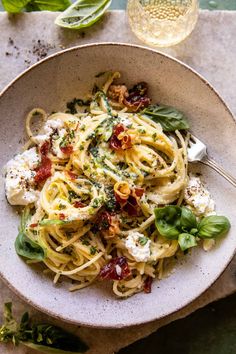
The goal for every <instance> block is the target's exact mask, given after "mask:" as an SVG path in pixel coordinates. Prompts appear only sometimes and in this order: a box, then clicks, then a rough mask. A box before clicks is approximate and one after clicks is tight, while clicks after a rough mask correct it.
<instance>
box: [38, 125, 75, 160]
mask: <svg viewBox="0 0 236 354" xmlns="http://www.w3.org/2000/svg"><path fill="white" fill-rule="evenodd" d="M65 128H66V126H65V122H64V121H63V120H61V119H49V120H47V121H46V123H45V125H44V128H43V134H41V135H36V136H35V137H34V139H35V141H36V143H37V144H39V145H41V144H43V143H44V142H45V141H47V140H49V139H50V138H51V144H52V147H51V149H52V152H53V153H54V155H56V156H57V157H59V158H61V159H63V158H65V157H66V155H65V154H64V153H63V152H62V151H61V149H60V143H61V142H62V141H63V139H64V138H65V137H66V135H67V134H68V133H67V131H66V129H65Z"/></svg>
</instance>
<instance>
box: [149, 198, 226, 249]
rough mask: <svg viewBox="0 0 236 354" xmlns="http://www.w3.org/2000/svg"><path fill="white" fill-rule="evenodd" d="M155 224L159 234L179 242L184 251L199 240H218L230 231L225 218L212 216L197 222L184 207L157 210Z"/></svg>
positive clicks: (173, 206) (175, 206)
mask: <svg viewBox="0 0 236 354" xmlns="http://www.w3.org/2000/svg"><path fill="white" fill-rule="evenodd" d="M154 213H155V220H156V221H155V223H156V228H157V230H158V232H159V233H160V234H161V235H162V236H164V237H166V238H167V239H170V240H178V242H179V245H180V248H181V250H182V251H185V250H187V249H188V248H191V247H194V246H196V245H197V241H198V239H199V238H203V239H204V238H216V237H219V236H222V235H223V234H225V233H226V232H228V231H229V229H230V222H229V220H228V219H227V218H226V217H225V216H217V215H211V216H207V217H204V218H202V220H201V221H200V222H197V219H196V216H195V215H194V214H193V212H192V211H191V210H190V209H188V208H186V207H184V206H182V207H179V206H177V205H169V206H166V207H163V208H156V209H155V211H154Z"/></svg>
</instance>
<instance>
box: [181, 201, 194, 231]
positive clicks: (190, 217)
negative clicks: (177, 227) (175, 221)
mask: <svg viewBox="0 0 236 354" xmlns="http://www.w3.org/2000/svg"><path fill="white" fill-rule="evenodd" d="M180 224H181V228H182V230H183V231H187V232H189V231H190V230H191V229H196V228H197V219H196V216H195V215H194V214H193V212H192V211H191V210H190V209H189V208H186V207H182V208H181V218H180Z"/></svg>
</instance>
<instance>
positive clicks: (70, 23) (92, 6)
mask: <svg viewBox="0 0 236 354" xmlns="http://www.w3.org/2000/svg"><path fill="white" fill-rule="evenodd" d="M110 4H111V0H93V1H90V0H77V1H76V2H75V3H74V4H72V5H71V6H70V7H69V8H68V9H67V10H66V11H64V12H63V13H62V14H61V15H59V16H58V17H57V18H56V20H55V24H57V25H58V26H61V27H66V28H71V29H81V28H85V27H90V26H91V25H93V24H94V23H95V22H97V21H98V20H99V19H100V18H101V16H102V15H103V14H104V12H105V11H106V10H107V9H108V7H109V6H110Z"/></svg>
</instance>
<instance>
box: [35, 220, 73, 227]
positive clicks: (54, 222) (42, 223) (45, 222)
mask: <svg viewBox="0 0 236 354" xmlns="http://www.w3.org/2000/svg"><path fill="white" fill-rule="evenodd" d="M66 223H67V221H65V220H59V219H44V220H42V221H40V222H39V225H40V226H48V225H64V224H66Z"/></svg>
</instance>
